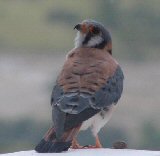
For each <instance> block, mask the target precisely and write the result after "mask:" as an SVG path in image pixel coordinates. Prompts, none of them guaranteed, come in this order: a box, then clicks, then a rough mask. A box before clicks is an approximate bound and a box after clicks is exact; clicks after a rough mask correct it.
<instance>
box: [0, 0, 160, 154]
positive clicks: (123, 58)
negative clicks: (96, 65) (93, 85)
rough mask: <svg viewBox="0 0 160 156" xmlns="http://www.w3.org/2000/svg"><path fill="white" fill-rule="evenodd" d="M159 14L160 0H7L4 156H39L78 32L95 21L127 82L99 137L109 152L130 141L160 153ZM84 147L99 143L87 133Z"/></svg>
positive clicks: (1, 42) (0, 114)
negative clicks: (108, 37) (25, 154)
mask: <svg viewBox="0 0 160 156" xmlns="http://www.w3.org/2000/svg"><path fill="white" fill-rule="evenodd" d="M159 8H160V1H159V0H152V1H150V0H141V1H135V0H130V1H129V0H118V1H115V0H88V1H86V0H76V1H75V0H1V1H0V153H5V152H13V151H19V150H29V149H33V148H34V147H35V145H36V144H37V143H38V142H39V140H40V139H41V138H42V136H43V135H44V133H45V132H46V131H47V129H48V128H49V127H50V126H51V124H52V120H51V106H50V96H51V92H52V87H53V85H54V82H55V80H56V76H57V75H58V73H59V71H60V69H61V67H62V65H63V62H64V60H65V55H66V54H67V52H68V51H69V50H70V49H72V48H73V46H74V43H73V41H74V37H75V35H76V31H74V30H73V27H74V25H75V24H76V23H78V22H81V21H82V20H84V19H88V18H91V19H95V20H97V21H100V22H102V23H103V24H104V25H105V26H106V27H107V28H108V29H109V31H110V32H111V34H112V39H113V56H114V57H115V58H116V59H117V61H118V62H119V63H120V65H121V67H122V68H123V71H124V75H125V83H124V92H123V96H122V98H121V100H120V101H119V104H118V105H117V106H118V107H117V109H116V112H115V113H114V115H113V117H112V118H111V120H110V121H109V122H108V124H107V126H106V127H105V128H103V129H102V130H101V132H100V139H101V141H102V144H103V146H104V147H107V148H110V147H111V146H112V144H113V143H114V142H116V141H118V140H124V141H126V142H127V143H128V146H129V148H136V149H148V150H160V91H159V89H160V83H159V80H160V70H159V68H160V61H159V60H160V51H159V50H160V33H159V29H160V9H159ZM86 133H88V134H87V135H86ZM79 141H80V143H82V144H83V145H86V144H92V143H93V141H94V139H93V137H92V136H91V134H90V131H89V130H88V131H87V132H83V133H81V134H80V137H79Z"/></svg>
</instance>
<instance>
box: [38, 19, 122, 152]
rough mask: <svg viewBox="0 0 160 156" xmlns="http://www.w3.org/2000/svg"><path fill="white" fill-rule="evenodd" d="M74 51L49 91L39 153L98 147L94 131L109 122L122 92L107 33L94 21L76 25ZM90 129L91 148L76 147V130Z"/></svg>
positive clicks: (120, 79) (117, 67)
mask: <svg viewBox="0 0 160 156" xmlns="http://www.w3.org/2000/svg"><path fill="white" fill-rule="evenodd" d="M74 29H77V36H76V38H75V48H74V49H72V50H71V51H70V52H69V53H68V55H67V58H66V61H65V63H64V66H63V68H62V70H61V72H60V74H59V76H58V78H57V81H56V84H55V86H54V88H53V92H52V97H51V105H52V119H53V125H52V127H51V128H50V129H49V130H48V132H47V133H46V134H45V136H44V138H43V139H42V140H41V141H40V143H39V144H38V145H37V146H36V147H35V150H36V151H37V152H39V153H58V152H62V151H67V150H68V149H69V148H73V149H79V148H101V147H102V145H101V143H100V140H99V138H98V132H99V131H100V129H101V128H102V127H104V125H105V124H106V123H107V122H108V120H109V119H110V117H111V115H112V112H113V111H114V109H115V107H116V104H117V102H118V100H119V99H120V97H121V94H122V90H123V79H124V76H123V72H122V70H121V68H120V66H119V64H118V63H117V61H116V60H115V59H114V58H113V57H112V40H111V35H110V33H109V32H108V30H107V29H106V28H105V27H104V26H103V25H102V24H101V23H98V22H96V21H94V20H84V21H82V22H81V23H79V24H77V25H76V26H75V27H74ZM89 127H90V128H91V131H92V133H93V136H94V137H95V146H87V147H83V146H80V145H79V144H78V142H77V140H76V136H77V135H78V133H79V131H81V130H86V129H88V128H89Z"/></svg>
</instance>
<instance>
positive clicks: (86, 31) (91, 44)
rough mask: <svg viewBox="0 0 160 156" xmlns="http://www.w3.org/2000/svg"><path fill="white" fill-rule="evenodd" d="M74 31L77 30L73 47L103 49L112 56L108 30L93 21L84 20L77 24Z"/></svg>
mask: <svg viewBox="0 0 160 156" xmlns="http://www.w3.org/2000/svg"><path fill="white" fill-rule="evenodd" d="M74 29H77V30H78V32H77V36H76V38H75V47H76V48H78V47H88V48H98V49H104V48H106V49H107V51H108V52H109V53H110V54H112V40H111V35H110V33H109V32H108V30H107V29H106V28H105V27H104V26H103V25H102V24H101V23H98V22H96V21H94V20H84V21H82V22H81V23H79V24H77V25H76V26H75V27H74Z"/></svg>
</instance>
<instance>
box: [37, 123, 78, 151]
mask: <svg viewBox="0 0 160 156" xmlns="http://www.w3.org/2000/svg"><path fill="white" fill-rule="evenodd" d="M79 128H80V126H78V127H75V128H72V129H70V130H68V131H66V132H64V133H63V134H62V136H61V138H60V139H59V138H57V137H56V132H55V129H54V128H53V127H52V128H50V129H49V130H48V132H47V133H46V134H45V136H44V138H43V139H42V140H41V141H40V143H39V144H38V145H37V146H36V147H35V150H36V151H37V152H39V153H60V152H62V151H67V150H68V149H69V147H70V146H71V144H72V140H73V137H74V136H76V134H77V133H78V131H79Z"/></svg>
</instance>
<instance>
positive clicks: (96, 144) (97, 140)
mask: <svg viewBox="0 0 160 156" xmlns="http://www.w3.org/2000/svg"><path fill="white" fill-rule="evenodd" d="M95 142H96V143H95V146H93V145H86V146H83V148H102V145H101V142H100V140H99V137H98V135H96V137H95Z"/></svg>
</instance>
